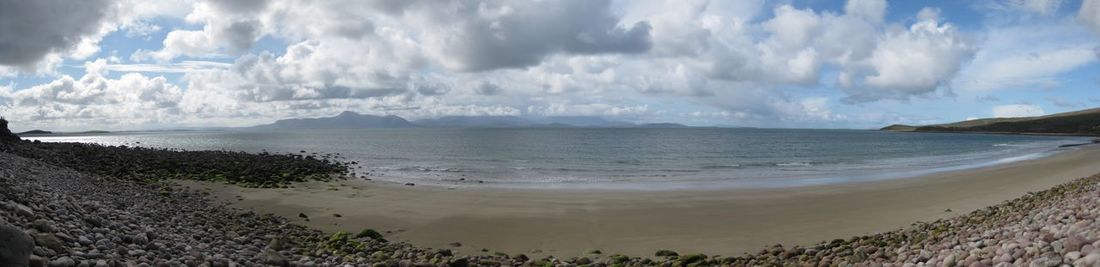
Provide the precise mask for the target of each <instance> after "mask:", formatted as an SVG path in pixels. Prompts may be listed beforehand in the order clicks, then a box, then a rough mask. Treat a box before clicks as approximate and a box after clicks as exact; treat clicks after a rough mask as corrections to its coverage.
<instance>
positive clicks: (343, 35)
mask: <svg viewBox="0 0 1100 267" xmlns="http://www.w3.org/2000/svg"><path fill="white" fill-rule="evenodd" d="M0 1H3V0H0ZM1089 1H1090V2H1092V0H1089ZM1057 2H1058V1H1054V2H1044V3H1045V4H1044V5H1039V4H1043V3H1038V2H1035V3H1037V4H1034V5H1032V4H1033V3H1032V2H1031V1H1019V3H1021V5H1020V6H1021V7H1031V8H1036V9H1034V12H1037V13H1042V12H1044V11H1043V10H1046V9H1044V8H1050V7H1053V10H1057V5H1058V4H1057ZM159 3H160V2H146V1H139V0H132V1H131V0H127V1H126V2H115V3H114V6H115V7H114V8H113V9H112V10H115V11H113V12H117V13H118V14H120V15H118V17H119V18H117V19H115V18H111V19H107V20H105V22H103V23H101V24H102V25H100V26H99V27H98V28H97V30H95V31H91V33H88V34H87V35H88V36H90V37H87V38H84V40H81V41H79V42H73V44H72V45H70V46H71V48H70V49H68V50H65V51H64V52H49V53H47V54H46V55H45V56H43V57H41V59H40V60H38V61H37V63H35V64H36V65H35V66H34V67H33V68H35V69H56V68H58V66H61V65H62V63H66V65H71V64H69V62H66V60H73V59H74V58H79V57H81V56H89V55H92V54H95V53H94V51H98V49H99V48H98V40H99V39H101V37H102V35H103V34H105V33H109V32H111V31H124V33H126V34H128V35H130V37H131V38H149V37H151V36H159V35H160V34H152V35H150V33H154V32H161V33H164V32H167V34H166V35H167V37H166V38H164V39H163V40H152V41H154V42H160V43H161V45H162V47H155V48H151V49H150V48H146V49H147V50H141V51H139V52H137V53H134V54H132V55H130V59H131V60H135V61H144V62H138V63H133V62H126V60H125V59H121V58H117V55H115V54H111V57H108V60H107V63H104V64H92V65H94V66H93V67H94V68H97V69H95V70H92V69H89V70H88V73H89V74H86V75H84V76H85V77H90V78H88V81H90V82H96V81H103V82H102V83H101V84H115V85H119V86H123V85H125V86H126V88H147V87H148V88H156V87H157V86H155V84H156V83H157V81H156V80H158V78H157V77H147V76H145V75H156V73H180V74H182V77H181V78H179V79H178V81H179V85H180V87H178V88H176V89H178V90H179V91H180V92H181V93H179V95H178V97H161V98H160V100H143V101H146V102H150V101H151V102H154V104H153V105H160V104H166V103H167V102H171V101H175V105H174V107H171V108H163V109H160V110H165V111H167V110H175V111H178V112H179V113H180V114H176V115H172V116H168V115H163V116H160V115H158V117H157V120H139V121H162V120H163V121H166V122H167V121H175V122H178V123H183V124H186V123H206V122H210V123H215V124H217V123H224V124H246V123H254V122H264V121H267V120H271V119H275V118H282V117H297V116H324V115H332V114H336V113H339V112H341V111H343V110H356V111H360V112H365V113H374V114H395V115H401V116H407V117H410V118H416V117H425V116H427V117H430V116H441V115H485V114H509V115H515V114H519V115H599V116H616V117H622V118H637V119H639V120H653V119H654V118H676V116H688V117H692V118H698V119H703V118H710V119H716V120H717V119H725V120H736V121H737V122H743V123H724V124H755V125H765V126H769V123H772V122H776V123H790V125H796V124H803V123H806V124H810V123H834V122H837V123H845V122H851V121H869V120H873V121H876V122H877V121H882V120H888V119H894V120H898V119H900V118H906V115H900V114H885V113H883V114H879V115H876V116H862V115H854V114H845V113H844V112H850V111H851V110H852V109H853V108H850V107H851V106H840V105H844V104H853V103H856V102H858V103H859V104H860V105H871V104H874V103H872V102H879V101H884V102H886V103H895V102H894V100H900V102H905V101H907V100H910V99H912V98H919V97H922V96H934V95H937V94H936V93H943V94H944V95H950V92H951V90H955V88H963V90H970V89H974V88H978V87H980V86H976V85H974V84H977V83H978V82H977V81H981V82H982V83H986V84H998V85H997V86H987V87H990V88H992V87H1003V86H1002V85H1003V84H1029V83H1030V84H1041V83H1043V82H1045V81H1055V82H1056V81H1057V79H1056V78H1057V77H1060V76H1059V75H1062V74H1063V73H1065V72H1066V71H1067V70H1070V69H1074V68H1076V67H1077V66H1083V65H1086V64H1089V62H1093V61H1095V58H1096V57H1095V56H1094V57H1091V59H1089V60H1085V59H1084V58H1082V57H1080V55H1081V53H1082V51H1085V50H1088V49H1093V48H1094V47H1096V45H1094V44H1093V43H1090V42H1091V41H1090V42H1080V40H1078V39H1073V40H1072V41H1073V42H1076V45H1066V44H1069V43H1073V42H1071V41H1065V42H1058V41H1041V40H1038V39H1036V40H1037V41H1017V42H1014V43H1020V44H1023V45H1021V46H1027V47H1009V46H1003V48H1004V50H994V49H989V47H992V48H995V49H1000V47H998V46H996V43H998V42H996V40H997V38H996V35H995V34H974V33H968V32H962V30H960V28H957V27H956V26H955V25H954V24H952V23H949V22H947V21H945V20H944V19H945V18H941V16H940V12H939V10H938V9H936V8H925V9H922V10H920V11H919V12H915V10H911V11H904V12H908V13H910V14H892V15H891V16H887V13H888V12H897V10H900V9H891V6H889V4H888V2H887V1H883V0H850V1H848V2H847V3H846V4H845V5H844V6H843V10H842V11H821V10H814V9H811V8H796V7H794V6H791V5H788V4H784V3H778V4H776V3H769V2H767V1H763V0H751V1H705V0H686V1H684V0H681V1H674V0H642V1H628V2H616V1H611V0H596V1H573V0H565V1H512V0H503V1H460V2H447V1H389V0H373V1H352V0H333V1H299V0H291V1H269V0H247V1H213V0H210V1H206V0H200V1H175V2H170V3H169V4H170V5H165V6H161V5H158V4H159ZM1014 3H1015V2H1014ZM1082 10H1085V9H1084V8H1083V9H1082ZM949 14H954V13H949ZM162 16H167V17H173V18H182V19H183V21H185V22H186V23H187V25H185V26H184V27H179V28H170V26H169V25H172V23H169V24H157V23H154V22H157V21H160V20H154V19H151V18H154V17H162ZM1028 16H1030V15H1028ZM887 17H890V18H894V17H906V19H901V20H894V21H887V19H886V18H887ZM913 17H915V18H916V20H915V21H914V20H913V19H912V18H913ZM1080 17H1081V20H1082V21H1088V18H1086V16H1084V15H1081V16H1080ZM1037 18H1040V17H1037ZM1049 18H1050V17H1041V18H1040V19H1049ZM946 19H950V17H947V18H946ZM169 21H175V20H171V19H170V20H169ZM1067 21H1068V20H1067ZM1074 23H1076V22H1074ZM1074 25H1077V24H1074ZM997 26H1001V25H997ZM158 27H162V28H158ZM975 28H978V27H966V28H965V29H975ZM1077 28H1079V29H1084V28H1083V27H1081V26H1079V25H1077ZM981 30H982V31H992V32H994V33H995V32H997V31H998V30H1002V29H1001V28H996V27H991V28H988V29H981ZM1039 33H1042V32H1037V34H1036V35H1038V36H1043V37H1036V38H1047V39H1050V38H1054V39H1056V40H1060V39H1059V38H1060V37H1061V36H1063V35H1050V36H1046V35H1042V34H1039ZM1006 34H1007V30H1006ZM973 36H976V37H982V38H972V37H973ZM258 40H275V41H274V42H272V43H276V44H280V43H284V44H286V47H285V52H265V51H259V49H258V48H266V47H267V46H266V45H269V44H271V43H264V44H265V46H257V45H256V43H257V42H258ZM974 40H980V41H979V42H974ZM1036 43H1042V44H1036ZM1046 44H1050V45H1046ZM1090 45H1091V47H1090ZM978 48H980V49H978ZM277 50H283V49H277ZM58 51H60V50H58ZM122 51H125V50H122ZM975 51H979V52H978V53H977V54H976V55H977V56H974V55H975ZM1014 51H1015V52H1016V53H1013V52H1014ZM1019 51H1028V53H1019ZM1092 51H1093V53H1094V54H1095V50H1092ZM123 56H125V55H123ZM211 58H214V59H211ZM971 59H975V61H974V62H971V61H970V60H971ZM994 59H996V60H994ZM214 61H220V62H232V63H217V62H214ZM962 66H966V69H965V70H963V71H961V72H960V69H962ZM1019 66H1028V67H1031V69H1028V68H1024V67H1019ZM1039 67H1041V68H1039ZM15 68H16V67H12V66H8V65H5V66H0V76H4V75H8V76H11V75H13V74H12V73H13V72H15V71H18V70H15ZM998 68H1000V69H998ZM107 71H110V72H114V73H127V72H133V73H135V74H125V75H122V76H121V77H122V78H119V79H110V78H107V77H108V76H106V75H98V74H97V75H98V76H96V75H93V74H95V73H103V72H107ZM960 73H961V74H960ZM998 75H999V76H998ZM74 76H75V75H74ZM110 77H118V76H110ZM127 77H128V78H127ZM52 78H56V79H55V80H56V81H54V82H52V83H47V84H44V85H41V86H22V85H19V87H21V88H8V89H6V90H7V91H8V94H9V95H14V94H16V93H20V92H23V91H27V92H42V93H43V95H42V96H41V97H25V98H24V99H27V100H26V101H31V100H30V99H34V100H36V101H37V100H40V101H41V103H45V104H57V105H62V106H64V107H63V108H61V107H59V108H53V110H54V111H51V112H55V111H56V112H57V113H56V114H55V115H58V116H59V117H58V118H61V117H64V118H70V120H75V118H79V116H73V115H72V114H73V112H76V111H78V110H82V109H85V108H87V107H93V106H95V107H96V108H95V109H87V110H94V111H96V112H98V113H91V112H92V111H83V112H84V114H98V115H103V116H105V117H104V118H116V119H117V118H128V117H126V116H130V115H131V114H130V113H126V112H114V111H107V109H109V107H108V106H107V105H105V104H103V103H108V102H110V101H108V100H110V99H118V97H111V96H112V95H114V96H117V95H119V94H117V93H110V92H111V91H110V90H106V89H98V88H99V87H96V86H95V83H87V84H86V83H84V82H82V81H83V80H85V78H84V77H82V78H80V79H74V78H71V77H69V78H67V79H66V78H65V77H60V76H59V77H52ZM125 79H130V80H132V81H134V82H131V83H124V82H122V80H125ZM116 80H117V81H116ZM142 80H147V81H149V82H144V83H143V82H136V81H142ZM108 81H110V82H108ZM821 81H825V82H821ZM832 81H836V82H835V83H833V82H832ZM953 81H954V82H953ZM963 81H966V82H963ZM51 84H52V85H55V86H52V87H51V86H49V85H51ZM8 87H14V86H8ZM32 89H34V90H32ZM153 90H154V91H172V89H170V88H167V89H153ZM835 90H839V92H838V91H835ZM50 92H54V93H50ZM60 92H67V93H64V94H62V93H60ZM984 94H988V93H984ZM47 95H52V96H53V98H50V97H46V96H47ZM167 95H173V94H167ZM976 95H979V94H968V95H966V96H967V97H973V96H976ZM822 96H829V97H822ZM154 99H155V98H154ZM97 101H98V102H97ZM104 101H107V102H104ZM158 101H159V102H158ZM166 101H167V102H166ZM28 103H29V102H28ZM157 103H159V104H157ZM123 106H124V105H123ZM123 106H120V108H121V107H123ZM22 110H23V112H24V113H21V114H25V115H27V116H28V117H27V118H29V117H30V115H28V114H37V113H33V112H26V110H28V108H26V107H23V109H22ZM57 110H62V111H57ZM837 111H840V112H837ZM51 114H53V113H51ZM62 115H64V116H62ZM112 116H114V117H112ZM924 119H927V118H924ZM771 126H774V125H771Z"/></svg>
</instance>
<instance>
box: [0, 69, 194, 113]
mask: <svg viewBox="0 0 1100 267" xmlns="http://www.w3.org/2000/svg"><path fill="white" fill-rule="evenodd" d="M106 65H107V63H106V61H105V60H103V59H99V60H96V61H89V62H87V63H85V64H84V67H85V71H86V73H85V75H84V76H82V77H80V78H79V79H75V78H73V77H70V76H68V75H65V76H61V77H60V78H58V79H56V80H54V81H52V82H49V83H45V84H41V85H37V86H33V87H30V88H26V89H22V90H14V89H13V88H10V87H7V88H0V104H2V105H3V106H4V109H5V110H6V115H7V116H9V117H11V118H12V119H13V120H14V121H18V122H19V123H21V124H25V125H27V126H24V127H33V126H40V125H51V124H52V125H54V126H57V125H61V124H67V123H74V124H79V125H84V126H88V125H96V124H101V125H99V126H98V127H102V126H104V125H113V124H118V123H119V121H126V123H127V124H145V123H154V122H159V121H161V120H164V121H165V122H169V121H173V120H172V119H170V118H171V117H176V116H178V115H179V114H178V110H177V109H176V106H177V103H178V102H179V101H180V99H181V97H182V94H183V92H182V90H181V89H180V88H179V87H178V86H176V85H173V84H171V83H169V82H168V80H167V79H165V78H164V77H146V76H143V75H141V74H137V73H129V74H124V75H122V76H121V77H119V78H118V79H109V78H107V77H106V75H107V72H108V71H107V68H106Z"/></svg>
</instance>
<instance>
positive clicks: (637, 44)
mask: <svg viewBox="0 0 1100 267" xmlns="http://www.w3.org/2000/svg"><path fill="white" fill-rule="evenodd" d="M486 6H491V7H489V8H486ZM487 9H499V10H500V11H492V10H491V11H488V12H498V13H499V14H498V17H495V18H486V17H485V16H482V14H481V13H486V12H487V11H486V10H487ZM444 10H446V9H444ZM452 10H455V12H456V13H457V14H450V15H451V16H452V17H451V18H450V19H447V20H443V21H440V22H439V23H446V24H451V23H454V24H457V25H460V26H459V27H460V28H461V29H462V31H461V32H460V33H455V34H453V35H452V36H446V37H443V38H444V39H446V40H452V41H453V44H447V45H450V46H449V47H442V49H443V50H444V53H443V55H445V56H447V57H454V59H455V60H457V61H458V63H459V66H457V68H458V69H460V70H464V71H485V70H493V69H501V68H520V67H527V66H532V65H536V64H538V63H540V62H541V61H542V59H543V58H544V57H546V56H549V55H552V54H556V53H568V54H601V53H625V54H633V53H642V52H646V51H649V49H650V47H652V41H651V40H650V30H651V27H650V25H649V24H648V23H646V22H638V23H635V24H634V25H632V26H630V27H629V28H622V27H619V25H618V24H619V18H618V17H616V16H615V15H613V14H612V11H611V10H610V1H606V0H600V1H581V0H576V1H546V2H514V3H511V2H508V3H505V4H498V5H496V6H493V5H492V4H490V5H478V4H472V3H471V4H459V6H457V7H456V8H454V9H452Z"/></svg>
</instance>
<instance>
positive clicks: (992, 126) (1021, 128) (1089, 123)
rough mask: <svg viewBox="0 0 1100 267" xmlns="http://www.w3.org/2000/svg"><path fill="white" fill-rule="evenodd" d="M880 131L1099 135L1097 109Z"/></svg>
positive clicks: (894, 126)
mask: <svg viewBox="0 0 1100 267" xmlns="http://www.w3.org/2000/svg"><path fill="white" fill-rule="evenodd" d="M881 130H883V131H896V132H984V133H1018V134H1064V135H1100V108H1093V109H1086V110H1079V111H1071V112H1064V113H1057V114H1051V115H1046V116H1038V117H1019V118H987V119H976V120H967V121H960V122H953V123H946V124H934V125H924V126H910V125H900V124H895V125H890V126H887V127H884V128H882V129H881Z"/></svg>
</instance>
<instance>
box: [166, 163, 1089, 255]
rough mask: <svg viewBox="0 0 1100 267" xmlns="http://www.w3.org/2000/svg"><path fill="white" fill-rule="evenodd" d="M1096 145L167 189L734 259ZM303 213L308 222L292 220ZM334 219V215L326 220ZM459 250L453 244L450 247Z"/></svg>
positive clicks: (607, 249)
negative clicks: (775, 169)
mask: <svg viewBox="0 0 1100 267" xmlns="http://www.w3.org/2000/svg"><path fill="white" fill-rule="evenodd" d="M1098 159H1100V148H1097V147H1093V146H1085V147H1080V148H1079V149H1076V150H1073V151H1067V152H1062V153H1058V154H1056V155H1052V156H1049V157H1043V158H1040V159H1032V160H1025V161H1019V162H1013V163H1007V164H1000V165H995V166H990V167H982V168H978V169H968V170H960V171H951V172H946V173H936V174H930V175H925V176H920V177H913V178H904V179H890V180H880V181H870V182H853V183H845V184H831V185H818V186H805V187H797V188H766V189H740V190H738V189H729V190H716V191H696V190H689V191H641V192H626V191H583V190H530V189H502V188H476V187H459V188H454V189H449V188H445V187H435V186H413V187H410V186H402V185H397V184H389V183H386V182H371V181H362V180H358V179H352V180H346V181H334V182H306V183H299V184H296V186H295V187H294V188H289V189H251V188H240V187H236V186H230V185H224V184H217V183H208V182H195V181H176V183H179V184H181V185H182V186H184V187H191V188H198V189H200V190H208V191H209V192H211V193H212V196H213V197H215V198H217V199H219V200H224V201H227V202H229V203H231V206H232V207H236V208H241V209H244V210H253V211H256V212H260V213H274V214H276V215H280V216H282V217H286V218H289V219H290V220H291V221H292V222H294V223H298V224H302V225H306V226H309V227H312V228H315V229H320V230H324V231H329V232H332V231H341V230H342V231H347V232H358V231H359V230H361V229H366V228H373V229H377V230H378V231H380V232H384V233H385V236H386V238H387V239H392V240H400V241H408V242H410V243H411V244H413V245H417V246H423V247H435V248H450V249H454V250H456V251H458V252H460V253H464V254H470V255H477V254H485V253H484V252H482V251H481V249H483V248H484V249H488V250H489V251H490V253H491V252H497V251H501V252H505V253H530V254H533V255H534V256H540V257H541V256H548V255H553V256H557V257H563V256H579V255H584V254H585V253H586V252H588V251H590V250H594V249H598V250H601V251H603V252H604V253H609V254H610V253H624V254H627V255H642V256H644V255H653V253H654V252H655V251H657V250H659V249H670V250H675V251H681V252H701V253H707V254H721V255H726V256H736V255H740V254H742V253H746V252H754V251H757V250H760V249H761V248H764V247H766V246H770V245H772V244H776V243H782V244H784V245H788V246H790V245H808V244H811V243H813V242H818V241H821V240H832V239H836V238H848V237H851V236H856V235H864V234H872V233H879V232H887V231H892V230H896V229H899V228H902V227H906V226H909V225H911V224H912V223H914V222H918V221H932V220H936V219H942V218H949V217H953V216H957V215H960V214H964V213H967V212H970V211H974V210H978V209H981V208H985V207H988V206H992V205H995V204H998V203H1000V202H1002V201H1005V200H1011V199H1015V198H1017V197H1020V196H1023V195H1024V194H1026V193H1028V192H1033V191H1041V190H1046V189H1049V188H1051V187H1053V186H1056V185H1059V184H1063V183H1066V182H1069V181H1072V180H1074V179H1077V178H1080V177H1086V176H1090V175H1092V174H1095V173H1100V166H1097V164H1092V163H1094V162H1096V161H1097V160H1098ZM299 213H303V214H305V215H307V216H309V218H310V220H309V221H308V222H307V221H305V220H303V219H301V218H298V217H297V214H299ZM335 214H340V215H341V216H340V217H336V216H334V215H335ZM454 242H460V243H462V246H460V247H454V246H451V245H450V244H451V243H454Z"/></svg>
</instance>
